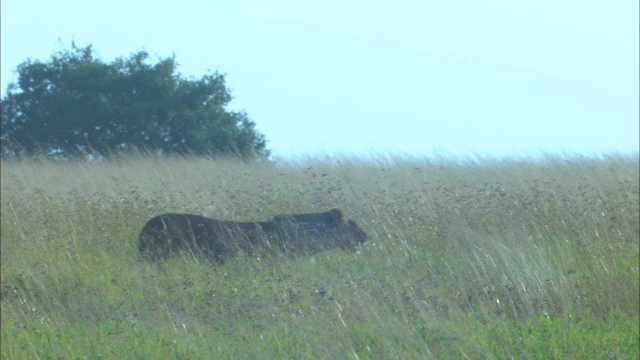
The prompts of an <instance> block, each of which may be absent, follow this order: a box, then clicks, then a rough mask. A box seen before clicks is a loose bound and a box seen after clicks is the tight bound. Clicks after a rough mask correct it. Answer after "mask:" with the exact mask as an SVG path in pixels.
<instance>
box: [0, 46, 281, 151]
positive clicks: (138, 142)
mask: <svg viewBox="0 0 640 360" xmlns="http://www.w3.org/2000/svg"><path fill="white" fill-rule="evenodd" d="M176 68H177V63H176V61H175V56H173V57H169V58H166V59H159V60H158V62H157V63H155V64H150V61H149V54H148V53H146V52H144V51H140V52H138V53H135V54H131V55H130V57H129V58H127V59H124V58H118V59H116V60H115V61H113V62H112V63H109V64H107V63H105V62H103V61H101V60H99V59H97V58H96V57H95V55H94V51H93V49H92V47H91V45H89V46H87V47H85V48H79V47H76V46H75V44H73V45H72V48H71V50H63V51H59V52H57V53H54V54H53V55H52V57H51V59H50V61H49V62H46V63H43V62H40V61H32V60H29V59H28V60H26V61H25V62H23V63H21V64H20V65H19V66H18V69H17V70H18V82H17V84H16V83H14V84H11V85H9V88H8V90H7V95H6V96H5V98H4V99H2V102H1V104H0V106H1V111H2V134H1V136H0V139H1V140H2V155H3V156H8V155H15V156H20V155H31V154H34V153H39V152H45V153H57V154H61V155H62V156H64V157H75V156H78V155H81V154H87V153H90V154H95V153H98V154H103V155H109V154H113V153H117V152H119V151H122V150H126V149H132V148H137V149H147V150H153V151H160V152H163V153H179V154H184V153H193V154H198V155H203V154H207V155H216V154H232V155H239V156H241V157H244V158H255V157H266V156H268V155H269V151H268V150H267V149H266V142H265V139H264V136H263V135H262V134H260V133H258V132H257V131H256V130H255V123H254V122H253V121H251V120H249V118H248V116H247V114H246V113H245V112H234V111H227V110H226V109H225V107H226V106H227V105H228V104H229V102H230V101H231V99H232V97H231V95H230V93H229V91H228V89H227V87H226V85H225V78H224V76H223V75H220V74H218V73H213V74H207V75H205V76H203V77H202V78H200V79H185V78H184V77H182V76H181V75H180V74H179V73H177V71H176Z"/></svg>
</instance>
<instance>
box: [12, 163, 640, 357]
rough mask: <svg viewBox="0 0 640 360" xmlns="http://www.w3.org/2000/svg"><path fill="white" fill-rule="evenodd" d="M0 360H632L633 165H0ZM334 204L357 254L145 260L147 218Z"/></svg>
mask: <svg viewBox="0 0 640 360" xmlns="http://www.w3.org/2000/svg"><path fill="white" fill-rule="evenodd" d="M1 176H2V179H1V180H2V183H1V185H2V201H1V205H2V207H1V229H2V249H1V250H2V265H1V266H2V268H1V270H2V272H1V276H2V298H1V303H0V304H1V306H2V308H1V310H2V343H1V345H2V346H1V351H2V353H1V355H2V358H4V359H19V358H25V359H34V358H47V359H57V358H65V359H71V358H89V359H99V358H141V359H152V358H194V359H195V358H231V359H236V358H245V359H252V358H273V359H280V358H327V359H330V358H335V359H338V358H353V359H370V358H391V359H393V358H397V359H409V358H456V359H460V358H470V359H483V358H486V359H511V358H539V359H551V358H562V359H572V358H573V359H584V358H591V359H598V358H599V359H637V358H638V356H639V349H638V344H639V335H638V334H639V329H638V322H639V306H640V302H639V286H638V285H639V284H638V282H639V281H638V279H639V264H638V255H639V249H638V245H639V229H638V226H639V215H638V214H639V209H638V202H639V190H638V186H639V185H638V184H639V175H638V158H637V157H633V158H616V157H612V158H605V159H599V160H589V159H572V160H571V161H569V160H561V159H547V160H544V161H540V162H535V163H534V162H524V161H523V162H519V161H508V162H497V161H483V162H480V163H465V164H457V163H453V162H437V163H431V162H426V161H414V160H402V159H395V160H389V161H384V162H365V161H355V160H353V161H349V160H344V161H328V160H327V161H321V160H314V159H311V160H309V161H307V162H300V163H278V164H271V163H252V164H247V163H242V162H235V161H225V160H216V161H210V160H204V159H198V158H177V157H176V158H157V157H153V156H129V157H123V158H120V159H111V160H108V161H96V162H91V163H86V162H68V163H52V162H48V161H22V162H15V161H3V163H2V172H1ZM332 207H340V208H342V209H343V210H345V211H346V212H347V214H348V215H349V216H350V217H351V218H353V219H355V220H357V221H358V223H359V224H360V226H361V227H362V228H363V229H365V230H366V231H367V232H368V233H369V234H370V240H369V242H368V243H367V244H366V246H364V247H363V248H362V249H361V251H360V252H359V253H347V252H343V251H339V250H336V251H331V252H327V253H322V254H318V255H315V256H313V257H310V256H303V255H301V256H295V257H288V256H287V257H284V256H276V255H269V256H267V257H260V258H249V257H247V256H244V257H242V256H241V257H238V258H236V259H234V260H233V261H229V262H228V263H225V264H224V265H215V264H213V263H211V262H210V261H207V260H205V259H191V258H187V257H184V258H176V259H171V260H166V261H161V262H159V263H150V262H145V261H142V260H141V259H140V258H139V254H138V248H137V246H138V244H137V235H138V233H139V231H140V230H141V228H142V226H143V225H144V223H145V221H146V220H148V219H149V218H150V217H152V216H154V215H157V214H160V213H163V212H191V213H196V214H202V215H206V216H210V217H216V218H222V219H231V220H246V221H249V220H263V219H269V218H271V217H273V216H274V215H276V214H280V213H293V212H307V211H322V210H327V209H330V208H332Z"/></svg>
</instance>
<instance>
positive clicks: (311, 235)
mask: <svg viewBox="0 0 640 360" xmlns="http://www.w3.org/2000/svg"><path fill="white" fill-rule="evenodd" d="M274 222H276V223H278V224H279V225H278V226H279V227H280V228H281V229H285V233H286V235H287V237H288V238H289V239H290V241H291V242H292V243H293V244H295V245H296V246H297V247H299V248H301V249H306V250H310V251H311V252H318V251H323V250H330V249H333V248H338V247H339V248H343V249H347V250H355V249H357V248H358V246H359V245H361V244H363V243H365V242H366V241H367V239H368V236H367V233H366V232H364V230H362V229H361V228H360V226H358V224H357V223H356V222H355V221H353V220H350V219H347V217H346V216H345V214H344V212H342V211H341V210H339V209H333V210H330V211H327V212H323V213H313V214H298V215H278V216H276V217H275V218H274Z"/></svg>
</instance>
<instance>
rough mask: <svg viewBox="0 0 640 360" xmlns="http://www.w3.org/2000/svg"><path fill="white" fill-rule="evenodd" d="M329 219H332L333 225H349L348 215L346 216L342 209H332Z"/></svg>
mask: <svg viewBox="0 0 640 360" xmlns="http://www.w3.org/2000/svg"><path fill="white" fill-rule="evenodd" d="M329 217H330V218H331V223H333V224H343V225H344V224H346V223H347V215H345V214H344V211H342V210H340V209H331V210H329Z"/></svg>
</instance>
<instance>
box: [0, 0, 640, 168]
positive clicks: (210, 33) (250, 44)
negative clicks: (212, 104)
mask: <svg viewBox="0 0 640 360" xmlns="http://www.w3.org/2000/svg"><path fill="white" fill-rule="evenodd" d="M0 6H1V16H2V18H1V32H0V34H1V42H0V44H1V47H2V48H1V52H0V54H1V62H0V64H1V67H2V73H1V80H2V88H1V92H2V96H4V95H5V93H6V88H7V84H8V83H9V82H11V81H14V80H16V78H15V73H14V70H15V69H16V67H17V65H18V64H19V63H20V62H22V61H24V60H25V59H26V58H32V59H40V60H45V61H46V60H48V59H49V57H50V55H51V54H52V53H53V52H54V51H56V50H60V49H62V48H68V47H69V45H70V43H71V41H72V40H74V41H75V42H76V43H77V44H78V45H80V46H84V45H87V44H89V43H91V44H93V45H94V48H95V50H97V52H98V54H99V56H100V57H101V58H102V59H104V60H107V61H111V60H113V59H114V58H115V57H117V56H122V55H125V56H128V55H129V54H130V53H132V52H137V51H138V50H141V49H144V50H146V51H148V52H149V53H151V54H152V55H157V56H160V57H167V56H170V55H171V54H172V53H175V55H176V57H177V60H178V62H179V63H180V64H181V66H180V72H181V73H182V74H183V75H186V76H196V77H200V76H202V75H203V74H205V73H206V72H207V71H209V70H210V71H219V72H221V73H225V74H227V84H228V86H229V87H230V88H231V89H232V91H233V95H234V97H235V100H234V101H233V103H232V107H233V108H234V109H244V110H245V111H247V113H248V114H249V116H250V117H251V119H252V120H254V121H255V122H256V124H257V128H258V130H259V131H260V132H262V133H263V134H265V136H266V137H267V140H268V147H269V148H270V149H271V150H272V151H273V154H274V155H275V156H276V157H279V156H289V155H308V154H311V155H318V154H330V155H332V154H337V153H346V154H358V155H372V154H373V155H376V154H385V153H405V154H411V155H453V156H465V155H468V154H475V155H481V156H493V155H499V156H505V155H517V156H522V155H528V154H536V153H538V152H547V153H557V152H561V153H582V154H594V153H602V152H611V151H617V152H637V151H638V147H639V140H638V139H639V125H638V124H639V115H638V109H639V105H638V97H639V94H638V83H639V80H638V79H639V74H638V68H639V60H638V52H639V50H638V43H639V39H638V31H639V29H638V28H639V26H638V12H639V9H638V6H639V5H638V1H637V0H628V1H627V0H598V1H596V0H594V1H588V0H579V1H541V0H537V1H517V0H513V1H489V0H487V1H481V0H477V1H474V0H469V1H403V0H396V1H358V0H342V1H313V2H310V1H270V0H262V1H259V0H253V1H243V0H237V1H195V0H193V1H175V0H167V1H143V0H127V1H118V0H116V1H114V0H110V1H97V0H94V1H91V0H83V1H80V0H67V1H33V0H2V2H1V5H0ZM60 40H61V41H62V44H63V45H61V42H60Z"/></svg>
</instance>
